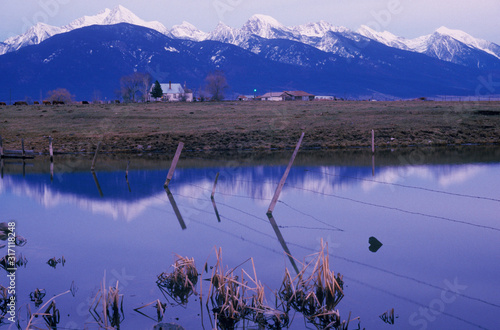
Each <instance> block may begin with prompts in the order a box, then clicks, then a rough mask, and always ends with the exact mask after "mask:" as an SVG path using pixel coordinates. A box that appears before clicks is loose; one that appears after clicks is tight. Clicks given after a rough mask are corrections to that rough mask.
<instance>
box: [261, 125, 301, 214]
mask: <svg viewBox="0 0 500 330" xmlns="http://www.w3.org/2000/svg"><path fill="white" fill-rule="evenodd" d="M303 138H304V132H302V134H301V135H300V139H299V142H298V143H297V146H296V147H295V151H294V152H293V155H292V158H290V162H289V163H288V166H287V168H286V170H285V173H284V174H283V177H282V178H281V181H280V183H279V184H278V187H277V188H276V191H275V192H274V196H273V199H272V201H271V204H269V209H268V210H267V213H268V214H270V213H273V210H274V207H275V206H276V203H277V202H278V198H279V197H280V194H281V190H282V189H283V186H284V185H285V181H286V178H287V177H288V173H289V172H290V169H291V168H292V165H293V161H294V160H295V157H296V156H297V153H298V152H299V148H300V145H301V144H302V139H303Z"/></svg>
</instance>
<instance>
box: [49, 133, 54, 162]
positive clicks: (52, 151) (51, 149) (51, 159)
mask: <svg viewBox="0 0 500 330" xmlns="http://www.w3.org/2000/svg"><path fill="white" fill-rule="evenodd" d="M49 155H50V162H51V163H52V162H53V161H54V149H53V148H52V137H51V136H49Z"/></svg>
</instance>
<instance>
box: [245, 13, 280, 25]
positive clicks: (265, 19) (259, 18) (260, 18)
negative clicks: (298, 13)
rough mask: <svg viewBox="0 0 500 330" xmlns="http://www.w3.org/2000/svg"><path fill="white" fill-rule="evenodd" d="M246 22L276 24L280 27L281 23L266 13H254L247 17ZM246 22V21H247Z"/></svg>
mask: <svg viewBox="0 0 500 330" xmlns="http://www.w3.org/2000/svg"><path fill="white" fill-rule="evenodd" d="M248 22H252V23H253V22H255V23H258V24H261V25H263V26H276V27H280V26H282V24H281V23H280V22H278V21H277V20H276V19H275V18H274V17H271V16H268V15H262V14H255V15H253V16H252V17H250V18H249V19H248ZM248 22H247V23H248Z"/></svg>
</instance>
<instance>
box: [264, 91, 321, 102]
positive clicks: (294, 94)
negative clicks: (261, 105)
mask: <svg viewBox="0 0 500 330" xmlns="http://www.w3.org/2000/svg"><path fill="white" fill-rule="evenodd" d="M257 99H258V100H261V101H312V100H314V95H313V94H310V93H307V92H304V91H284V92H269V93H266V94H264V95H262V96H258V97H257Z"/></svg>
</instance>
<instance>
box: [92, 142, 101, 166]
mask: <svg viewBox="0 0 500 330" xmlns="http://www.w3.org/2000/svg"><path fill="white" fill-rule="evenodd" d="M99 149H101V141H99V143H98V144H97V149H96V150H95V154H94V160H92V167H91V168H90V170H91V171H92V172H93V171H94V170H95V162H96V160H97V154H98V153H99Z"/></svg>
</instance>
